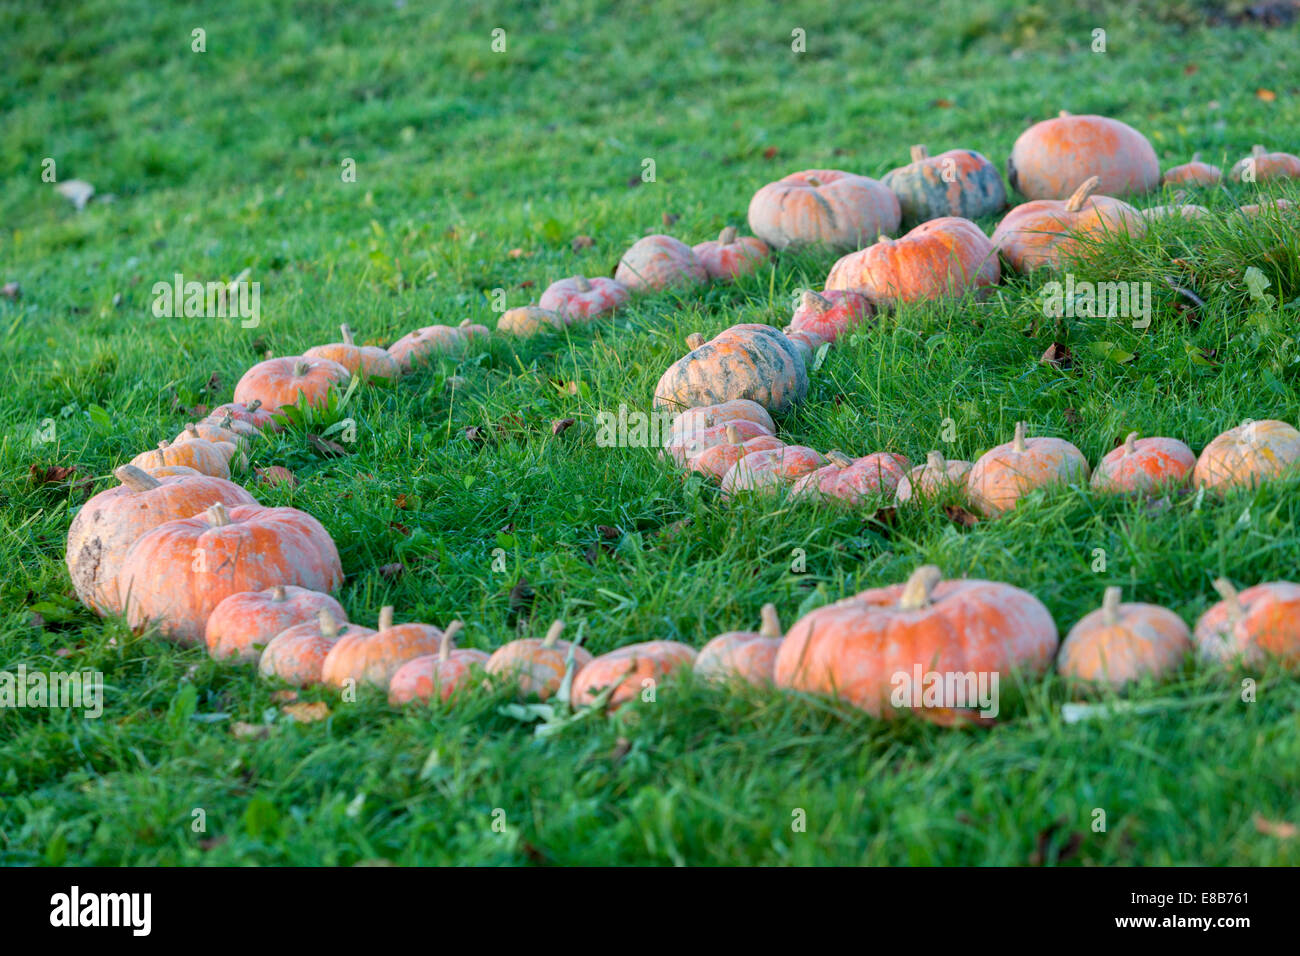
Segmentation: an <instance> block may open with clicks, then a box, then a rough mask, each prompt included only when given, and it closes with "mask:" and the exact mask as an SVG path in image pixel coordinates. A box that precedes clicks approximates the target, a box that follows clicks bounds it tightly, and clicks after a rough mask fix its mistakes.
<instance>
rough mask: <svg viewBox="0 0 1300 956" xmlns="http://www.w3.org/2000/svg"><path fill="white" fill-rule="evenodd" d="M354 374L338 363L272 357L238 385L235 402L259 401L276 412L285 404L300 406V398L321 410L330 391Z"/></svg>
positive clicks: (244, 377) (268, 409) (244, 376)
mask: <svg viewBox="0 0 1300 956" xmlns="http://www.w3.org/2000/svg"><path fill="white" fill-rule="evenodd" d="M351 378H352V373H351V372H349V371H348V370H347V369H346V368H344V367H343V366H342V365H340V364H339V363H338V362H331V361H330V360H328V359H312V358H303V357H302V356H301V355H298V356H290V357H288V358H273V359H267V360H265V361H263V362H258V363H257V364H256V365H254V366H253V367H252V368H250V369H249V370H248V371H247V372H245V373H244V375H243V377H242V378H241V379H240V380H239V382H238V384H236V385H235V401H236V402H243V403H244V404H249V403H251V402H253V401H260V402H261V403H262V406H263V407H264V408H266V410H267V411H269V412H272V413H275V412H278V411H279V410H280V409H281V408H283V407H284V406H286V405H296V404H298V399H299V397H303V398H305V399H306V402H307V404H308V405H311V406H316V407H319V406H321V405H324V404H325V402H326V401H327V400H328V398H329V393H330V391H331V390H333V389H335V388H337V387H338V386H339V385H341V384H346V383H347V382H348V380H349V379H351Z"/></svg>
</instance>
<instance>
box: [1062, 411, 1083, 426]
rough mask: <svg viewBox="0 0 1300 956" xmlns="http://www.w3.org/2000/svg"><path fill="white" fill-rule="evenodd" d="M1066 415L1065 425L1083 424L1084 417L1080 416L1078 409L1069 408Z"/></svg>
mask: <svg viewBox="0 0 1300 956" xmlns="http://www.w3.org/2000/svg"><path fill="white" fill-rule="evenodd" d="M1064 414H1065V424H1067V425H1082V424H1083V416H1082V415H1080V414H1079V412H1078V410H1077V409H1073V408H1067V409H1066V410H1065V413H1064Z"/></svg>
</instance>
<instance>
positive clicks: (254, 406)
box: [244, 398, 262, 414]
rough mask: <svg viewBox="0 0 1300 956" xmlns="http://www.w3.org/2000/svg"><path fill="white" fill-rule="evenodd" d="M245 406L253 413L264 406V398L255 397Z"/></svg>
mask: <svg viewBox="0 0 1300 956" xmlns="http://www.w3.org/2000/svg"><path fill="white" fill-rule="evenodd" d="M244 407H245V408H247V409H248V411H249V413H250V414H251V413H252V412H255V411H257V410H258V409H259V408H261V407H262V400H261V399H260V398H255V399H253V400H252V401H251V402H249V403H248V404H247V405H245V406H244Z"/></svg>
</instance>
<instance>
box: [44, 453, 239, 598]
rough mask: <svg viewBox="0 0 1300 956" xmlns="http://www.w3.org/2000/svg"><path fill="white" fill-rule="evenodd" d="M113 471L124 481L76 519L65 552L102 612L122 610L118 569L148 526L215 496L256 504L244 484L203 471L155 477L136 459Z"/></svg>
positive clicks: (79, 585) (76, 580) (81, 594)
mask: <svg viewBox="0 0 1300 956" xmlns="http://www.w3.org/2000/svg"><path fill="white" fill-rule="evenodd" d="M113 475H114V476H115V477H116V478H117V480H118V481H120V482H121V484H120V485H118V486H117V487H115V488H108V489H106V490H104V491H101V492H99V494H97V495H95V496H94V497H93V498H91V499H90V500H89V501H87V502H86V503H85V504H84V505H82V506H81V510H80V511H78V512H77V515H76V517H74V518H73V519H72V525H71V526H70V527H69V528H68V546H67V552H66V555H65V559H66V562H67V565H68V574H69V575H70V576H71V578H72V586H73V588H74V589H75V590H76V592H77V597H78V598H79V599H80V600H81V603H82V604H84V605H86V607H88V608H90V609H91V610H92V611H95V612H97V613H100V614H110V613H117V612H119V611H121V610H122V604H121V599H120V595H119V594H118V593H117V590H116V586H115V579H116V577H117V572H118V570H119V569H120V568H121V566H122V559H123V558H125V557H126V552H127V549H129V548H130V547H131V545H133V544H134V543H135V542H136V541H137V540H139V538H140V537H141V536H142V535H144V534H145V533H146V532H149V531H152V530H153V529H154V528H156V527H158V526H159V525H161V524H165V523H166V522H168V521H174V520H175V519H177V518H189V517H192V516H193V515H196V514H198V513H199V512H200V511H202V510H203V509H204V508H206V507H208V506H209V505H211V504H212V503H213V502H215V501H220V502H221V503H222V504H224V505H228V506H231V507H233V506H235V505H255V504H257V501H256V500H255V499H254V498H253V496H252V495H250V494H249V493H248V492H247V491H245V490H244V489H243V488H241V487H239V485H236V484H233V483H231V482H229V481H226V480H224V479H221V478H213V477H211V476H209V475H201V474H199V473H198V472H193V473H192V474H188V475H176V476H166V477H161V478H155V477H153V476H152V475H149V474H148V473H146V472H144V471H142V470H141V469H140V468H138V467H137V466H135V465H122V466H121V467H120V468H117V469H116V470H114V472H113Z"/></svg>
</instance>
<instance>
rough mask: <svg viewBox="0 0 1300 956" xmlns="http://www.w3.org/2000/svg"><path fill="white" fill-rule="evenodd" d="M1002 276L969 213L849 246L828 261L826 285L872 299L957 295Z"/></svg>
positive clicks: (985, 238)
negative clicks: (832, 261)
mask: <svg viewBox="0 0 1300 956" xmlns="http://www.w3.org/2000/svg"><path fill="white" fill-rule="evenodd" d="M1000 276H1001V268H1000V267H999V266H998V257H997V253H996V252H995V251H994V249H993V244H992V243H991V242H989V238H988V236H986V235H984V232H983V230H982V229H980V227H979V226H977V225H975V223H973V222H971V221H970V220H969V219H959V218H957V217H955V216H947V217H945V218H943V219H931V220H930V221H929V222H923V223H921V225H919V226H917V227H916V228H915V229H913V230H912V231H911V232H909V233H907V234H906V235H904V236H903V237H902V238H901V239H886V238H884V237H882V238H881V239H880V240H879V241H878V242H876V243H874V244H872V245H870V246H868V247H867V248H866V249H861V250H859V251H857V252H851V253H849V254H848V255H847V256H844V257H843V258H842V259H840V260H839V261H838V262H836V263H835V265H834V266H832V267H831V272H830V275H828V276H827V277H826V288H827V289H842V290H845V291H849V292H858V293H861V294H862V295H865V296H866V297H867V298H868V299H870V300H871V301H872V302H874V303H876V304H877V305H881V304H887V303H888V304H892V303H897V302H922V301H926V300H929V299H938V298H942V297H947V296H960V295H963V294H965V293H966V292H969V291H971V290H973V289H979V288H982V287H984V286H988V285H993V284H995V283H996V282H997V281H998V278H999V277H1000Z"/></svg>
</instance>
